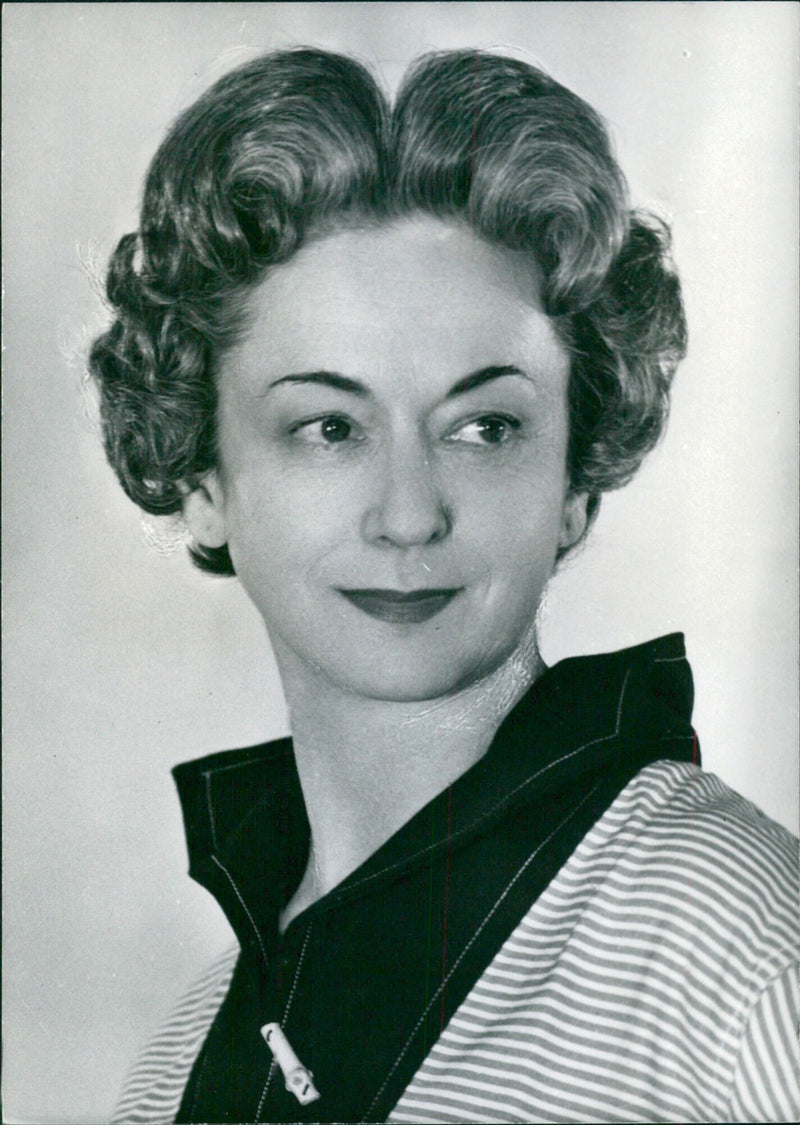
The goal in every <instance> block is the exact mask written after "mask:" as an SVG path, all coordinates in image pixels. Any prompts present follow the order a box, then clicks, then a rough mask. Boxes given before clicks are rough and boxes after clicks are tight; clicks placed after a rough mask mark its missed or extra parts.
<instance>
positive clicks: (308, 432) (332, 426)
mask: <svg viewBox="0 0 800 1125" xmlns="http://www.w3.org/2000/svg"><path fill="white" fill-rule="evenodd" d="M292 433H293V434H296V435H297V436H298V437H300V438H301V440H303V441H307V442H309V443H311V444H312V445H339V444H341V443H342V442H345V441H358V440H360V438H361V436H362V435H361V431H360V429H359V428H358V426H357V425H356V423H355V422H352V421H350V419H348V418H343V417H341V415H339V414H326V415H325V416H324V417H323V418H314V419H312V420H311V421H310V422H300V423H298V424H297V425H296V426H293V427H292Z"/></svg>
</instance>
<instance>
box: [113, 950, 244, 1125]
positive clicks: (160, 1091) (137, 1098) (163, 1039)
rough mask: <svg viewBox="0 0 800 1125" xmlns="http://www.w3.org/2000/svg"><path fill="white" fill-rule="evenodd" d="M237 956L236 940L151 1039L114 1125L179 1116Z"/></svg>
mask: <svg viewBox="0 0 800 1125" xmlns="http://www.w3.org/2000/svg"><path fill="white" fill-rule="evenodd" d="M238 956H239V949H238V946H234V947H232V948H230V949H228V950H226V951H225V953H223V954H222V955H221V956H220V957H219V958H218V959H217V960H216V961H214V962H213V964H212V965H211V966H210V968H208V969H207V970H206V971H205V972H204V973H203V975H202V976H201V977H200V978H199V979H198V980H197V981H196V982H195V983H194V985H193V986H192V988H191V989H190V990H189V992H188V993H187V994H186V995H185V996H184V997H183V999H182V1000H181V1001H180V1002H179V1004H178V1005H177V1007H176V1008H175V1010H174V1011H173V1012H172V1013H171V1014H170V1016H169V1018H168V1020H167V1022H166V1023H165V1024H164V1026H163V1027H162V1028H161V1030H160V1031H159V1032H158V1033H157V1034H156V1035H155V1036H154V1038H153V1039H152V1040H151V1041H150V1042H149V1043H148V1044H147V1046H146V1047H145V1049H144V1051H143V1052H142V1054H141V1055H140V1056H139V1058H138V1059H137V1060H136V1062H135V1063H134V1065H133V1068H132V1069H131V1072H130V1074H129V1075H128V1077H127V1079H126V1081H125V1085H124V1086H123V1089H122V1093H121V1094H120V1097H119V1101H118V1102H117V1106H116V1109H115V1110H114V1115H113V1117H112V1119H111V1125H166V1123H168V1122H172V1121H174V1120H175V1115H176V1114H177V1112H178V1109H179V1107H180V1104H181V1098H182V1096H183V1090H184V1087H185V1085H186V1082H187V1079H188V1078H189V1074H190V1072H191V1069H192V1066H193V1065H194V1061H195V1059H196V1058H197V1056H198V1054H199V1053H200V1048H201V1047H202V1045H203V1041H204V1040H205V1037H206V1035H207V1034H208V1030H209V1028H210V1027H211V1024H212V1023H213V1021H214V1017H215V1016H216V1014H217V1012H218V1011H219V1008H220V1005H221V1004H222V1001H223V1000H224V999H225V996H226V995H227V992H228V987H229V985H230V982H231V978H232V976H233V970H234V966H235V964H236V959H237V957H238Z"/></svg>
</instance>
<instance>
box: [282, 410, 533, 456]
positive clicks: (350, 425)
mask: <svg viewBox="0 0 800 1125" xmlns="http://www.w3.org/2000/svg"><path fill="white" fill-rule="evenodd" d="M328 423H332V424H333V425H334V426H336V425H338V426H340V427H346V428H347V432H346V433H342V431H341V429H340V430H339V436H338V437H337V438H335V439H334V440H332V441H328V440H326V437H325V434H324V432H323V429H322V428H323V427H325V425H326V424H328ZM496 423H501V424H502V425H503V426H505V427H506V430H505V433H504V434H503V436H502V437H500V439H499V440H498V441H487V442H482V441H470V440H468V439H465V438H463V437H460V436H459V434H461V433H462V432H463V431H464V430H466V429H468V428H469V427H470V426H481V425H483V426H484V431H483V432H486V429H488V427H489V425H491V424H496ZM314 426H319V427H321V429H320V432H319V433H318V434H317V435H314V436H311V435H312V427H314ZM521 426H522V423H521V422H520V420H519V418H515V417H513V415H509V414H499V413H486V414H478V415H476V416H475V417H474V418H470V419H468V420H467V421H464V422H461V423H459V424H458V426H456V427H454V428H453V429H452V430H451V431H450V432H449V433H448V434H446V435H445V437H444V440H445V441H446V442H448V443H450V444H458V443H461V444H464V445H477V446H483V447H484V448H491V447H492V446H496V447H498V446H505V445H508V444H509V443H510V442H511V441H512V440H513V437H514V435H515V434H516V433H517V432H518V431H519V430H520V428H521ZM354 430H355V431H356V433H355V434H353V431H354ZM288 432H289V434H290V435H291V436H295V435H298V434H300V435H305V436H304V437H301V440H305V441H306V442H308V443H309V444H310V445H327V446H335V445H352V444H353V443H360V442H362V441H364V440H366V434H365V433H364V432H363V430H362V429H361V427H360V426H359V424H358V423H357V422H355V421H354V420H353V419H351V418H348V417H347V416H346V415H343V414H322V415H320V416H319V417H317V418H309V419H307V420H306V421H302V422H295V423H294V424H293V425H292V426H290V427H289V431H288ZM335 432H336V431H335V429H331V428H329V436H333V434H334V433H335Z"/></svg>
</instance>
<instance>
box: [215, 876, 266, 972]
mask: <svg viewBox="0 0 800 1125" xmlns="http://www.w3.org/2000/svg"><path fill="white" fill-rule="evenodd" d="M211 859H212V860H213V862H214V863H216V865H217V867H218V868H219V869H220V871H223V872H224V873H225V875H227V877H228V879H229V881H230V884H231V886H232V887H233V889H234V892H235V894H236V897H237V898H238V900H239V902H240V903H241V904H242V909H243V910H244V912H245V914H246V915H247V918H248V921H249V922H250V925H251V926H252V927H253V930H254V931H255V935H256V938H257V939H258V944H259V946H260V947H261V955H262V956H263V958H264V964H265V965H267V968H269V962H268V960H267V951H266V949H265V948H264V943H263V941H262V940H261V934H260V933H259V930H258V926H257V925H256V923H255V920H254V918H253V915H252V914H251V913H250V911H249V910H248V909H247V903H246V902H245V901H244V899H243V898H242V895H241V892H240V890H239V888H238V887H237V886H236V883H235V881H234V878H233V876H232V875H231V873H230V871H229V870H228V868H227V867H226V866H225V864H224V863H220V861H219V860H218V859H217V857H216V856H215V855H212V857H211Z"/></svg>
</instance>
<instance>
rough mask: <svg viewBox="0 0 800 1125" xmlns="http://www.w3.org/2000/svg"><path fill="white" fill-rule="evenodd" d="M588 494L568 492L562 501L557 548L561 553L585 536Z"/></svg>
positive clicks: (587, 522)
mask: <svg viewBox="0 0 800 1125" xmlns="http://www.w3.org/2000/svg"><path fill="white" fill-rule="evenodd" d="M588 504H589V494H588V492H569V493H568V494H567V497H566V499H565V501H564V511H563V515H562V518H561V534H560V536H559V539H558V547H559V550H560V551H561V552H564V551H568V550H569V549H570V547H574V546H575V544H576V543H577V542H578V541H579V540H580V539H581V538H582V537H583V536H584V535H585V534H586V531H587V530H588V527H589V523H590V517H589V510H588Z"/></svg>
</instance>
